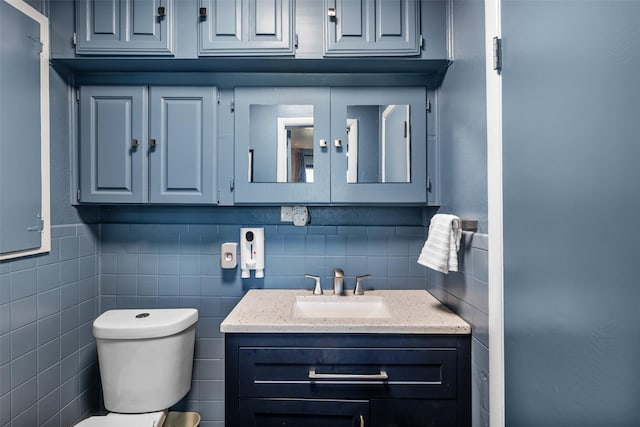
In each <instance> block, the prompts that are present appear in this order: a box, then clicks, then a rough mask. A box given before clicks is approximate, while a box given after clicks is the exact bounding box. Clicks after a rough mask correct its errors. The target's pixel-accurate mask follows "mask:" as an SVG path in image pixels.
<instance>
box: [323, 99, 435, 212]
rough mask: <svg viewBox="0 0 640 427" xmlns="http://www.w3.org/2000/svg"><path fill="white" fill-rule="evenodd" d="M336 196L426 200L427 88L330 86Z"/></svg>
mask: <svg viewBox="0 0 640 427" xmlns="http://www.w3.org/2000/svg"><path fill="white" fill-rule="evenodd" d="M331 135H332V136H331V137H332V139H333V144H332V149H333V150H334V152H333V153H332V159H331V201H332V202H333V203H425V202H426V160H427V154H426V89H425V88H415V87H411V88H334V89H331Z"/></svg>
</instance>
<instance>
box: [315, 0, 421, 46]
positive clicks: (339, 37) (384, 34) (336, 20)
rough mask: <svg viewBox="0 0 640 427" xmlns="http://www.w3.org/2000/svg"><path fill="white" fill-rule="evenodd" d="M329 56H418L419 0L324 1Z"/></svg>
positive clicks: (325, 39) (325, 40)
mask: <svg viewBox="0 0 640 427" xmlns="http://www.w3.org/2000/svg"><path fill="white" fill-rule="evenodd" d="M324 4H325V13H324V55H325V56H418V55H420V48H421V42H420V40H421V35H420V1H419V0H402V1H400V0H377V1H375V0H324Z"/></svg>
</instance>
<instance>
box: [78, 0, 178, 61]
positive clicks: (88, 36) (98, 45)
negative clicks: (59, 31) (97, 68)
mask: <svg viewBox="0 0 640 427" xmlns="http://www.w3.org/2000/svg"><path fill="white" fill-rule="evenodd" d="M173 1H174V0H76V32H77V35H76V37H77V40H76V53H78V54H100V55H172V54H173V31H172V30H173V10H174V8H173Z"/></svg>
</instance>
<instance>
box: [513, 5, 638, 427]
mask: <svg viewBox="0 0 640 427" xmlns="http://www.w3.org/2000/svg"><path fill="white" fill-rule="evenodd" d="M639 21H640V2H637V1H581V2H571V1H558V2H556V1H544V2H539V1H507V2H503V9H502V31H503V35H504V43H505V45H504V47H505V50H504V68H503V73H502V78H503V173H504V273H505V275H504V309H505V312H504V315H505V319H504V326H505V359H506V367H505V368H506V371H505V375H506V384H505V385H506V390H505V391H506V424H507V425H509V426H523V427H526V426H550V427H551V426H578V425H579V426H604V425H606V426H637V425H640V411H638V405H637V404H638V402H639V401H640V384H639V382H638V360H640V340H639V339H638V338H639V336H640V335H639V334H638V325H639V324H640V310H638V301H639V300H640V287H639V286H638V253H639V252H638V241H639V240H640V230H639V229H638V228H637V227H636V226H635V218H637V217H638V216H639V215H640V186H639V185H638V183H640V168H639V167H638V159H639V158H640V144H638V135H639V134H640V121H639V120H638V117H639V116H638V99H640V85H639V84H638V78H637V74H638V73H637V70H638V68H639V67H640V27H639V26H638V22H639Z"/></svg>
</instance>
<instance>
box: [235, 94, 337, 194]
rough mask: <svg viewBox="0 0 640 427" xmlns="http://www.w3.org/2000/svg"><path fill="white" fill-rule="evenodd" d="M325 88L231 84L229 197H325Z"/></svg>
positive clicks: (327, 174) (327, 188) (327, 178)
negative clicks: (232, 115)
mask: <svg viewBox="0 0 640 427" xmlns="http://www.w3.org/2000/svg"><path fill="white" fill-rule="evenodd" d="M329 93H330V91H329V89H328V88H236V90H235V104H236V121H235V132H236V145H235V189H234V192H235V196H234V200H235V203H239V204H242V203H247V204H249V203H251V204H253V203H299V204H302V203H328V202H330V184H329V182H330V160H329V159H330V151H329V149H328V145H329V144H328V142H327V141H328V140H329V137H330V135H329V133H330V127H329V104H330V99H329Z"/></svg>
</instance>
